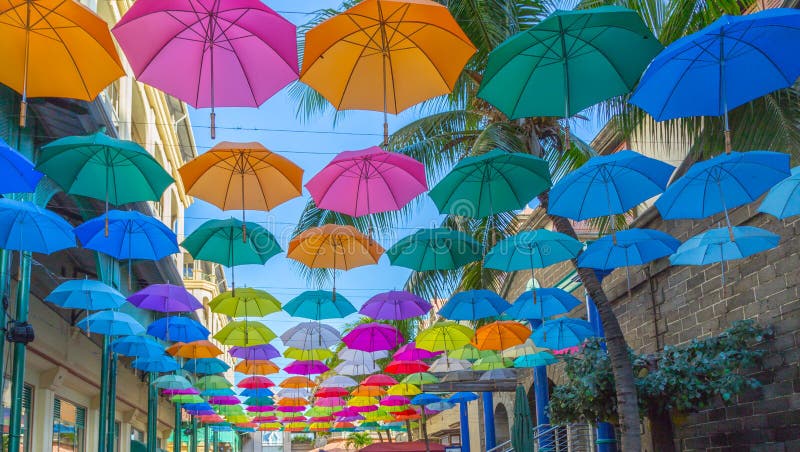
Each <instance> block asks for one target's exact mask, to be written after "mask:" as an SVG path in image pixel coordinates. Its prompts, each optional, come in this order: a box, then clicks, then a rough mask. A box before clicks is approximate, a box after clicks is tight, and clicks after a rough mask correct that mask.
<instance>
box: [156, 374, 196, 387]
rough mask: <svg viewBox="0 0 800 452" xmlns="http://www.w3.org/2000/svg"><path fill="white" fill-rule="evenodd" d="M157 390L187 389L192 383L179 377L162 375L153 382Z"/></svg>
mask: <svg viewBox="0 0 800 452" xmlns="http://www.w3.org/2000/svg"><path fill="white" fill-rule="evenodd" d="M153 385H155V387H156V388H158V389H189V388H191V387H192V383H191V382H190V381H189V380H187V379H186V378H185V377H182V376H180V375H162V376H160V377H158V378H156V379H155V380H153Z"/></svg>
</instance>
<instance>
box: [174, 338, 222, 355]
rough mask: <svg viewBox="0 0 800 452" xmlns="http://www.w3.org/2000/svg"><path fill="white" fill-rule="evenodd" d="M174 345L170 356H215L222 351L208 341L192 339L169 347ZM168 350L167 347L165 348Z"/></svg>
mask: <svg viewBox="0 0 800 452" xmlns="http://www.w3.org/2000/svg"><path fill="white" fill-rule="evenodd" d="M176 345H177V346H178V347H175V346H176ZM173 347H175V349H174V350H173V353H170V354H171V355H172V356H178V357H181V358H215V357H217V356H219V355H221V354H222V353H223V351H222V350H220V349H219V347H217V346H216V345H214V344H212V343H211V342H209V341H205V340H203V341H194V342H188V343H185V344H184V343H183V342H177V343H176V344H175V345H173V346H171V347H170V349H171V348H173ZM167 350H168V351H169V349H167Z"/></svg>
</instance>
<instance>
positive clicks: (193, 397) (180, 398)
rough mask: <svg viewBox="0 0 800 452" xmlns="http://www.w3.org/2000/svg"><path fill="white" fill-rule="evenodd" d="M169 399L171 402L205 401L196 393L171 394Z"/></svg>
mask: <svg viewBox="0 0 800 452" xmlns="http://www.w3.org/2000/svg"><path fill="white" fill-rule="evenodd" d="M170 400H171V401H172V403H180V404H186V403H203V402H205V400H203V398H202V397H200V396H199V395H197V394H177V395H174V396H172V398H171V399H170Z"/></svg>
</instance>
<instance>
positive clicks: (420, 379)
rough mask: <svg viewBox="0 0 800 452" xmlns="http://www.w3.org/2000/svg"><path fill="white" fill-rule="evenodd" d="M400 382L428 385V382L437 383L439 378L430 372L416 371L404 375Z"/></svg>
mask: <svg viewBox="0 0 800 452" xmlns="http://www.w3.org/2000/svg"><path fill="white" fill-rule="evenodd" d="M402 382H403V383H409V384H412V385H429V384H434V383H439V378H438V377H437V376H436V375H433V374H430V373H428V372H416V373H413V374H410V375H406V377H405V378H403V380H402Z"/></svg>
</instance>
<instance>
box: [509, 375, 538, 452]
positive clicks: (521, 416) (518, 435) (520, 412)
mask: <svg viewBox="0 0 800 452" xmlns="http://www.w3.org/2000/svg"><path fill="white" fill-rule="evenodd" d="M533 434H534V427H533V419H532V417H531V405H530V403H529V402H528V395H527V394H526V393H525V387H524V386H522V385H517V391H516V395H515V400H514V424H513V425H512V426H511V444H512V445H513V446H514V450H534V447H535V444H534V438H533Z"/></svg>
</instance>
